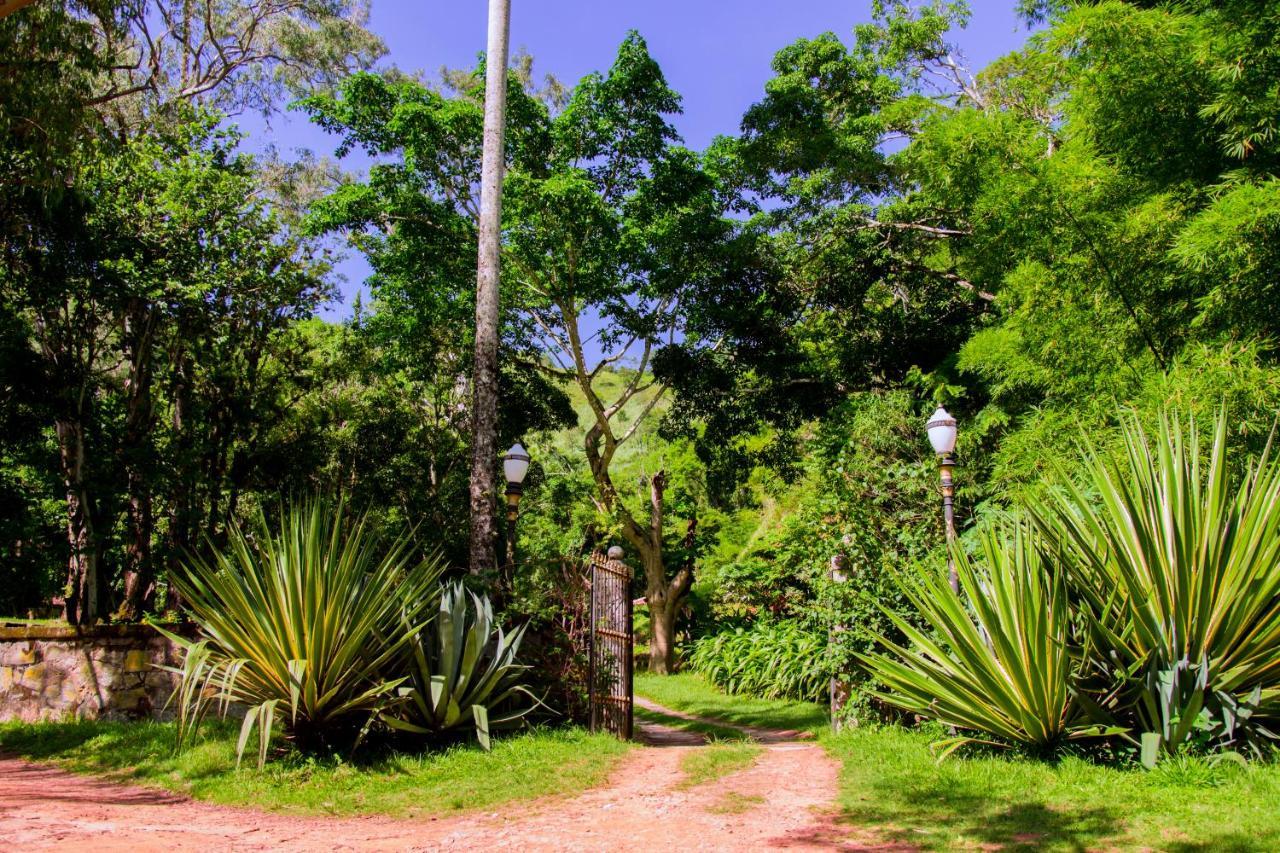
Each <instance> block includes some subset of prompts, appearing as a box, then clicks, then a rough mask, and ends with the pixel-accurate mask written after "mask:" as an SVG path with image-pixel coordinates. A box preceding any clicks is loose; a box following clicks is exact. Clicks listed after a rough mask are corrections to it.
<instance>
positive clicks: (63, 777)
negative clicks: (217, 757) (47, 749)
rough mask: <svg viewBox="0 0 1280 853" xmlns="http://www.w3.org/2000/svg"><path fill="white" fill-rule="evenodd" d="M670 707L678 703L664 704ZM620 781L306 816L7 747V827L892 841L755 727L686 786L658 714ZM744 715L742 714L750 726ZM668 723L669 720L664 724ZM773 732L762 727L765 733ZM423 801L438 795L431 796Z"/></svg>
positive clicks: (676, 846) (0, 763)
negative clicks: (746, 753)
mask: <svg viewBox="0 0 1280 853" xmlns="http://www.w3.org/2000/svg"><path fill="white" fill-rule="evenodd" d="M655 710H658V711H660V712H661V713H664V714H669V715H673V716H678V715H676V714H675V713H674V712H672V711H670V710H668V709H665V708H655ZM638 728H639V734H640V736H641V737H642V738H644V740H645V742H648V743H650V744H655V746H651V747H650V748H646V749H639V750H636V751H635V752H634V753H632V754H631V755H630V756H629V757H628V758H626V759H624V761H623V762H622V764H621V765H620V766H619V767H618V769H617V770H616V771H615V772H614V774H613V775H612V777H611V778H610V780H609V782H608V783H607V784H606V785H604V786H601V787H599V788H596V789H594V790H590V791H587V792H585V793H583V794H581V795H579V796H577V797H573V798H563V797H560V798H547V799H543V800H538V801H535V802H532V803H525V804H515V805H513V806H511V807H509V808H506V809H504V810H502V811H500V812H495V813H480V814H476V813H472V814H468V815H459V816H452V817H447V818H440V819H433V820H414V821H403V820H395V819H391V818H386V817H380V816H370V817H362V818H321V817H296V816H291V815H284V814H275V813H266V812H258V811H254V810H251V809H242V808H231V807H226V806H215V805H211V804H208V803H199V802H194V801H191V800H189V799H186V798H183V797H180V796H176V795H173V794H170V793H166V792H162V791H156V790H153V789H147V788H139V787H135V786H129V785H123V784H119V783H115V782H111V781H107V780H103V779H97V778H93V777H86V776H77V775H73V774H70V773H67V772H64V771H62V770H58V769H54V768H50V767H44V766H40V765H33V764H29V763H27V762H24V761H20V760H17V759H0V839H4V840H5V841H6V842H7V844H6V846H7V847H10V848H12V849H22V850H71V849H88V848H87V847H86V846H87V845H91V848H92V849H93V850H95V851H126V850H127V851H130V853H143V851H166V853H174V852H175V851H187V850H209V849H221V850H299V851H302V850H306V851H311V850H500V851H504V850H510V851H514V850H521V851H525V850H573V851H595V850H599V851H605V850H609V851H615V850H619V849H645V848H648V849H672V850H682V851H703V850H706V851H716V850H757V849H762V848H771V847H776V848H786V849H791V850H837V849H838V850H863V849H886V848H884V847H877V846H876V845H874V844H870V843H867V842H865V841H860V840H859V839H855V838H850V837H849V836H848V832H849V830H848V829H847V828H842V827H841V826H840V825H839V823H838V822H837V820H836V809H835V792H836V776H837V767H836V764H835V762H834V761H832V760H831V759H830V758H829V757H828V756H827V755H826V753H825V752H824V751H823V750H822V748H821V747H819V746H817V745H816V744H813V743H805V742H797V741H795V740H794V733H793V736H792V738H790V739H789V738H787V737H785V736H783V734H782V733H779V732H771V731H769V730H754V731H753V732H751V734H752V735H753V737H755V738H756V739H757V740H760V741H761V742H762V744H763V745H764V748H763V752H762V754H761V755H760V757H759V758H758V759H757V760H756V762H755V763H754V764H753V765H751V766H750V767H747V768H745V769H743V770H740V771H737V772H735V773H732V774H730V775H728V776H725V777H722V778H720V779H718V780H715V781H713V782H708V783H706V784H702V785H696V786H693V787H689V788H680V787H677V786H678V784H679V783H680V781H681V779H682V773H681V771H680V762H681V759H682V757H683V756H684V755H685V754H687V751H688V750H690V749H698V748H700V747H699V746H698V745H696V744H698V743H700V742H701V737H700V736H695V738H693V739H691V738H689V737H688V735H689V733H687V732H679V731H677V730H674V729H670V728H668V727H664V726H658V725H656V724H652V723H647V724H644V725H642V726H640V727H638ZM738 728H741V727H738ZM663 730H665V731H663ZM761 735H763V736H761ZM424 807H429V804H427V803H424Z"/></svg>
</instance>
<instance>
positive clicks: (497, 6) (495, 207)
mask: <svg viewBox="0 0 1280 853" xmlns="http://www.w3.org/2000/svg"><path fill="white" fill-rule="evenodd" d="M510 28H511V0H489V49H488V53H487V54H486V56H485V95H484V158H483V165H482V170H481V177H480V251H479V258H478V262H477V264H476V351H475V368H474V373H473V374H472V391H473V394H474V397H473V404H472V411H471V541H470V555H471V572H472V574H477V575H482V576H486V577H489V576H492V574H493V573H494V572H495V571H496V569H497V550H496V545H497V525H496V523H495V511H496V509H497V502H496V490H495V488H494V483H495V480H496V479H497V478H496V469H497V458H498V435H497V433H498V317H499V314H498V280H499V251H500V249H501V240H502V177H503V171H504V165H505V155H504V153H503V137H504V131H505V129H506V112H507V53H508V46H507V42H508V35H509V33H510Z"/></svg>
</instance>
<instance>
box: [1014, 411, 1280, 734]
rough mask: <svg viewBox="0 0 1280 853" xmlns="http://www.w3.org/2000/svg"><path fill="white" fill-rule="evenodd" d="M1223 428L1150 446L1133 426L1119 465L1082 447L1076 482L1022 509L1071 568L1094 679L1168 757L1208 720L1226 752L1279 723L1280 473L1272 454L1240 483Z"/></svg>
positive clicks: (1162, 433) (1163, 429)
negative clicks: (1111, 686)
mask: <svg viewBox="0 0 1280 853" xmlns="http://www.w3.org/2000/svg"><path fill="white" fill-rule="evenodd" d="M1227 427H1228V424H1227V419H1226V417H1225V415H1224V414H1222V413H1220V414H1219V415H1218V417H1217V419H1216V421H1215V424H1214V428H1213V434H1212V439H1211V443H1210V444H1209V445H1208V446H1207V447H1206V445H1205V443H1204V441H1203V437H1202V434H1201V432H1200V430H1199V429H1198V427H1197V425H1196V423H1195V421H1194V420H1192V421H1191V422H1190V423H1189V424H1188V425H1187V426H1186V428H1184V426H1183V424H1182V423H1180V422H1179V421H1178V419H1177V418H1176V417H1171V416H1168V415H1166V416H1163V417H1162V418H1161V421H1160V425H1159V431H1158V433H1157V434H1156V435H1155V436H1154V438H1152V437H1149V436H1148V435H1147V433H1146V432H1145V431H1144V430H1143V429H1142V427H1141V426H1140V425H1139V423H1138V422H1137V420H1136V419H1130V420H1129V421H1127V423H1126V424H1125V428H1124V441H1123V445H1122V447H1121V449H1120V450H1119V451H1118V452H1115V453H1104V452H1099V451H1098V450H1096V449H1095V448H1093V447H1091V446H1089V445H1087V444H1086V445H1085V447H1084V457H1085V459H1084V466H1083V467H1084V477H1083V478H1082V481H1081V482H1080V483H1076V482H1074V481H1072V480H1070V479H1069V478H1065V477H1064V478H1063V485H1062V487H1061V488H1060V489H1059V490H1058V491H1056V492H1054V493H1051V494H1050V495H1048V496H1047V497H1045V498H1043V499H1041V500H1040V501H1038V502H1036V503H1034V504H1032V505H1031V506H1030V507H1029V508H1028V509H1029V514H1030V516H1031V518H1032V519H1033V520H1034V522H1035V524H1036V526H1037V528H1038V529H1039V531H1040V533H1041V535H1042V536H1043V537H1044V538H1045V539H1046V540H1048V541H1049V542H1051V543H1052V544H1053V546H1054V547H1055V548H1057V549H1058V550H1059V551H1061V552H1062V553H1064V555H1066V556H1067V560H1066V565H1067V566H1068V567H1069V572H1068V575H1067V579H1068V581H1069V583H1070V587H1071V591H1072V595H1073V597H1075V598H1076V600H1078V602H1079V605H1078V606H1079V608H1080V610H1081V611H1082V614H1083V615H1084V617H1085V623H1086V624H1087V625H1088V626H1089V628H1090V630H1091V632H1092V635H1093V647H1094V648H1095V649H1097V650H1098V652H1099V653H1098V654H1097V655H1095V656H1094V658H1093V660H1092V661H1091V662H1090V663H1091V665H1092V667H1093V668H1094V669H1095V670H1097V671H1099V672H1102V673H1105V674H1106V676H1107V677H1108V678H1110V679H1111V680H1112V682H1113V683H1115V684H1116V685H1117V686H1118V687H1120V688H1122V689H1125V690H1127V691H1128V696H1127V701H1128V702H1129V703H1130V704H1132V705H1133V706H1135V707H1136V709H1137V716H1138V718H1139V725H1140V726H1141V727H1142V728H1143V729H1144V730H1145V731H1148V732H1153V733H1157V734H1159V735H1160V737H1161V740H1162V745H1163V747H1164V749H1165V750H1167V751H1169V752H1174V751H1176V750H1177V749H1178V748H1179V747H1180V746H1181V745H1182V744H1183V743H1185V742H1186V741H1187V740H1188V739H1189V738H1191V737H1193V736H1195V735H1196V733H1197V731H1198V730H1202V729H1203V728H1204V727H1203V726H1200V725H1197V724H1195V723H1194V721H1195V720H1196V719H1197V717H1199V716H1200V714H1201V711H1202V709H1204V708H1206V707H1207V708H1209V709H1210V711H1211V716H1213V717H1214V718H1215V720H1216V721H1217V722H1216V723H1215V724H1214V725H1215V726H1217V727H1218V728H1220V729H1221V730H1222V732H1223V733H1229V734H1227V738H1226V740H1225V741H1224V744H1226V743H1227V742H1229V741H1234V740H1239V739H1245V740H1247V739H1249V738H1250V737H1251V736H1255V735H1259V736H1264V737H1269V736H1271V733H1270V730H1269V729H1268V728H1267V724H1269V722H1271V721H1275V720H1277V719H1280V461H1278V460H1276V459H1275V458H1274V457H1273V456H1272V454H1271V452H1270V447H1269V446H1268V447H1267V448H1266V449H1265V450H1264V451H1263V452H1262V454H1261V455H1260V456H1259V457H1257V458H1256V459H1253V460H1251V461H1250V462H1249V463H1248V464H1247V466H1245V467H1244V470H1243V472H1242V473H1236V471H1238V470H1239V469H1238V467H1237V468H1235V469H1234V470H1233V466H1232V464H1231V463H1230V460H1229V454H1228V450H1229V447H1228V445H1229V442H1228V440H1227V438H1228V432H1227ZM1183 671H1186V673H1187V675H1186V676H1183V675H1182V674H1181V673H1182V672H1183ZM1192 673H1194V674H1195V675H1196V678H1195V679H1190V677H1189V676H1190V675H1191V674H1192ZM1175 683H1176V686H1177V689H1176V690H1175V689H1174V685H1175ZM1251 700H1252V701H1251ZM1236 707H1247V708H1249V709H1251V710H1250V712H1249V713H1248V714H1247V716H1246V717H1244V718H1242V719H1240V720H1238V721H1237V715H1236V714H1235V711H1234V709H1235V708H1236Z"/></svg>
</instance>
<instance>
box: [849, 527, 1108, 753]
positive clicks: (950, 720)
mask: <svg viewBox="0 0 1280 853" xmlns="http://www.w3.org/2000/svg"><path fill="white" fill-rule="evenodd" d="M981 543H982V552H983V560H982V562H981V563H977V562H975V561H974V560H972V559H970V558H969V557H968V556H967V555H966V554H965V553H964V551H963V550H962V549H960V548H956V549H954V554H953V556H954V558H955V562H956V570H957V572H958V574H959V576H960V583H961V588H962V591H963V596H962V595H960V594H957V593H956V592H954V591H953V590H952V589H951V586H950V584H949V583H948V582H947V580H946V578H944V577H942V576H941V575H938V574H936V573H932V572H924V573H921V575H920V576H919V577H916V578H906V577H903V578H901V579H900V583H901V584H902V586H903V591H904V592H905V593H906V595H907V596H908V598H909V599H910V600H911V602H912V604H914V605H915V607H916V608H917V609H918V610H919V612H920V615H921V616H922V617H923V618H924V621H925V622H926V623H927V624H928V625H929V626H930V628H931V629H932V631H931V632H930V631H922V630H920V629H919V628H917V627H915V626H913V625H912V624H911V623H909V622H907V621H906V620H904V619H902V618H901V617H900V616H898V615H897V614H895V613H893V612H892V611H889V610H887V609H886V610H885V613H886V614H887V615H888V616H889V618H890V619H892V620H893V622H894V624H895V625H897V627H898V628H899V630H901V631H902V632H903V634H905V635H906V637H907V639H908V640H909V643H910V645H909V647H904V646H900V645H898V644H896V643H894V642H892V641H890V640H887V639H884V638H880V643H881V644H882V645H883V646H884V647H885V649H886V650H887V651H886V652H882V653H873V654H868V655H860V656H859V657H860V659H861V660H862V662H863V663H864V664H865V665H866V667H867V669H868V670H869V671H870V673H871V674H872V675H873V676H874V677H875V678H876V679H877V680H878V681H880V682H881V683H882V684H884V685H885V686H886V689H885V690H884V691H879V692H875V693H874V694H873V695H876V696H877V697H879V698H880V699H882V700H883V701H885V702H888V703H889V704H892V705H896V706H897V707H900V708H903V709H906V710H908V711H913V712H915V713H918V714H921V715H923V716H927V717H930V718H933V719H936V720H939V721H941V722H942V723H944V724H946V725H948V726H953V727H955V728H956V729H962V730H969V731H977V732H983V733H986V734H987V735H991V736H994V737H995V738H997V740H994V741H992V740H984V739H983V738H980V737H975V736H973V735H970V734H961V735H959V736H957V737H954V738H950V739H947V740H945V741H943V742H941V744H940V746H942V747H943V752H942V755H943V756H945V755H947V754H949V753H950V752H951V751H952V750H954V749H955V748H957V747H959V746H960V745H962V744H964V743H966V742H971V741H984V742H988V743H993V744H997V745H1003V744H1006V743H1009V742H1015V743H1021V744H1025V745H1028V746H1030V747H1033V748H1039V749H1048V748H1052V747H1054V746H1055V745H1057V744H1059V743H1060V742H1062V741H1063V740H1064V739H1066V738H1069V737H1078V736H1084V735H1089V734H1100V733H1102V731H1103V730H1102V729H1100V728H1099V727H1098V726H1097V725H1095V724H1092V723H1090V722H1089V721H1088V720H1087V719H1085V717H1084V714H1083V711H1082V708H1081V706H1080V703H1079V701H1077V697H1076V696H1075V695H1074V694H1073V691H1072V677H1073V668H1074V662H1073V655H1072V651H1071V648H1070V646H1071V613H1070V610H1069V608H1068V602H1067V594H1066V587H1065V584H1064V583H1063V579H1062V572H1061V569H1060V568H1059V567H1058V566H1056V565H1051V564H1049V563H1047V562H1046V560H1045V556H1044V554H1043V552H1042V550H1041V549H1040V548H1039V547H1037V542H1036V541H1035V537H1034V536H1033V535H1032V533H1031V532H1030V530H1028V529H1026V528H1025V527H1014V528H1012V529H1010V530H1007V531H1000V530H988V531H986V532H984V534H983V535H982V537H981ZM966 602H968V604H967V605H966Z"/></svg>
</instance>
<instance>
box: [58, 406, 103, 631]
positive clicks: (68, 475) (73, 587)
mask: <svg viewBox="0 0 1280 853" xmlns="http://www.w3.org/2000/svg"><path fill="white" fill-rule="evenodd" d="M54 432H55V434H56V435H57V438H58V452H59V458H60V460H61V463H62V474H63V481H64V483H65V484H66V489H67V544H68V546H69V556H68V558H67V586H66V593H65V596H64V601H63V611H62V613H63V617H64V618H65V619H66V621H67V622H68V623H69V624H72V625H92V624H93V623H94V621H95V620H96V619H97V618H98V594H99V591H98V552H99V547H98V537H97V535H96V533H95V531H94V524H93V505H92V503H91V501H90V498H89V494H88V487H87V484H86V483H85V476H84V468H85V442H84V425H83V424H82V423H80V422H79V421H74V420H67V419H60V420H58V421H57V422H56V424H55V428H54Z"/></svg>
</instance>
